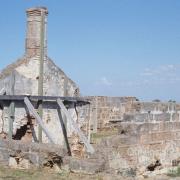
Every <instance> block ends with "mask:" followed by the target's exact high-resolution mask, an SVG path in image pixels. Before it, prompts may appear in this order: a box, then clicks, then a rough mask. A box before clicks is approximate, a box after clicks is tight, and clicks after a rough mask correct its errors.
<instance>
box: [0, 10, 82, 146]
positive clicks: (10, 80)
mask: <svg viewBox="0 0 180 180" xmlns="http://www.w3.org/2000/svg"><path fill="white" fill-rule="evenodd" d="M26 13H27V33H26V46H25V54H24V55H23V56H22V57H21V58H20V59H18V60H17V61H15V62H14V63H12V64H10V65H9V66H7V67H6V68H5V69H3V70H2V71H1V73H0V89H3V90H4V92H5V94H6V95H38V80H39V78H40V77H39V74H40V73H39V71H40V70H39V66H40V60H39V59H40V56H41V36H42V32H41V28H42V27H41V26H42V24H43V26H44V27H43V29H44V31H43V36H44V47H43V50H44V79H43V95H44V96H72V97H74V96H79V88H78V87H77V85H76V83H75V82H73V81H72V80H71V79H70V78H69V77H67V75H66V74H65V73H64V72H63V71H62V70H61V69H60V68H59V67H58V66H56V65H55V64H54V62H53V61H52V60H51V59H50V58H49V57H48V54H47V37H46V28H47V15H48V11H47V9H46V8H43V7H42V8H41V7H40V8H30V9H28V10H27V11H26ZM42 13H43V14H44V16H41V14H42ZM42 17H43V18H42ZM42 21H43V22H44V23H42ZM1 114H2V115H1V117H0V128H1V131H2V132H1V133H5V134H8V129H9V127H8V108H6V107H4V111H3V113H1ZM42 119H43V121H44V123H45V124H46V126H47V128H48V129H51V133H52V136H53V138H54V140H55V142H56V143H57V144H62V142H63V138H62V136H61V134H62V133H61V132H62V130H61V127H60V124H59V122H58V120H57V119H58V114H57V110H56V109H44V110H43V118H42ZM27 123H28V119H27V114H26V111H25V109H24V108H19V107H15V118H14V122H13V136H14V138H15V139H21V138H22V137H21V136H24V135H25V133H26V132H23V133H22V134H21V133H20V134H19V135H17V133H18V132H19V131H25V130H27V129H26V128H27V127H26V126H27ZM34 126H35V131H36V132H37V131H38V129H37V124H36V123H35V124H34ZM68 129H69V128H68ZM57 132H58V134H59V135H57ZM16 135H17V136H16ZM43 142H47V139H46V136H45V135H44V134H43Z"/></svg>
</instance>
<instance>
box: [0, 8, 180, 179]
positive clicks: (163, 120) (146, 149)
mask: <svg viewBox="0 0 180 180" xmlns="http://www.w3.org/2000/svg"><path fill="white" fill-rule="evenodd" d="M42 12H43V13H44V15H45V16H44V19H43V18H42V16H41V15H42ZM47 15H48V11H47V9H46V8H44V7H38V8H30V9H28V10H27V36H26V48H25V55H24V56H23V57H22V58H20V59H18V60H17V61H16V62H15V63H13V64H11V65H9V66H7V67H6V68H5V69H4V70H2V71H1V73H0V89H1V92H0V93H1V96H3V97H4V96H9V95H10V96H14V95H16V96H18V95H26V96H38V80H39V66H40V60H39V59H40V56H41V26H42V21H43V22H44V29H45V31H44V46H43V49H44V62H43V63H44V74H43V96H50V97H53V96H56V97H74V98H81V95H80V91H79V87H78V86H77V85H76V83H75V82H73V81H72V80H71V79H70V78H69V77H67V75H66V74H65V73H64V72H63V71H62V70H61V69H60V68H59V67H57V66H56V65H55V64H54V63H53V61H52V60H51V59H50V58H49V57H48V55H47V38H46V26H47ZM83 98H85V99H87V100H88V102H89V103H88V104H84V105H83V106H78V107H75V106H74V105H72V107H69V108H68V109H67V112H68V114H69V115H68V117H69V116H71V118H72V119H73V121H74V122H76V124H77V125H78V127H79V130H81V131H82V133H83V134H84V135H85V136H84V137H86V138H85V141H86V140H87V141H88V143H89V144H91V145H92V146H93V148H94V149H95V152H94V153H88V152H87V149H86V147H85V145H84V142H83V141H82V139H80V138H79V134H78V133H77V132H75V131H74V128H73V127H72V124H71V123H70V121H69V119H68V118H67V117H65V114H63V113H62V116H63V120H64V121H65V120H66V121H65V122H66V125H65V128H66V133H67V139H66V140H68V142H69V146H70V149H71V152H72V154H71V156H69V155H68V151H67V147H66V146H65V140H64V136H63V128H62V126H61V125H62V124H60V122H59V114H58V111H57V107H55V108H52V107H50V105H48V106H44V107H43V115H42V121H43V123H44V125H45V127H46V128H47V129H48V130H49V132H50V133H51V137H52V138H53V141H54V144H50V143H49V141H48V137H47V136H46V134H45V133H44V132H43V133H42V142H41V143H38V142H36V141H35V139H34V138H33V132H32V129H31V126H33V129H34V132H35V134H38V131H39V129H38V123H37V122H36V118H34V117H33V116H29V115H27V110H26V108H24V107H22V106H20V105H19V104H18V103H17V104H15V111H14V119H13V129H12V138H10V137H9V136H8V134H9V130H10V124H9V118H10V114H9V111H10V108H9V104H3V101H1V103H0V105H1V108H0V114H1V115H0V130H1V132H0V135H1V139H0V163H1V164H3V165H9V166H13V167H16V168H31V167H34V166H35V167H44V166H48V167H53V166H54V165H58V167H59V168H62V169H69V170H70V171H73V172H83V173H89V174H94V173H98V172H104V173H110V174H116V175H122V176H132V177H136V176H143V175H144V174H147V173H149V172H153V171H156V170H158V172H159V173H162V171H163V170H164V169H166V168H170V167H176V166H178V165H179V163H180V153H179V152H180V104H177V103H176V102H173V101H170V102H160V101H157V100H156V101H154V102H141V101H139V100H138V99H137V98H135V97H104V96H88V97H83ZM0 99H1V98H0ZM114 129H116V133H114V134H112V132H113V130H114ZM102 131H103V132H110V135H109V136H104V137H102V138H101V139H100V141H99V142H98V143H93V140H92V137H93V136H96V135H98V133H99V132H102Z"/></svg>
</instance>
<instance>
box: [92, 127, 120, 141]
mask: <svg viewBox="0 0 180 180" xmlns="http://www.w3.org/2000/svg"><path fill="white" fill-rule="evenodd" d="M117 134H118V129H117V128H109V129H103V130H100V131H98V132H97V133H92V134H91V143H93V144H97V143H98V142H99V141H100V140H101V139H102V138H104V137H108V136H113V135H117Z"/></svg>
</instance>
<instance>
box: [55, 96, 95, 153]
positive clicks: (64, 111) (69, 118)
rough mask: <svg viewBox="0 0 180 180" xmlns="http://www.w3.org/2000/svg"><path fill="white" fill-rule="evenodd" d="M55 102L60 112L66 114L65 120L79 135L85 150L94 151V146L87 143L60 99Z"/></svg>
mask: <svg viewBox="0 0 180 180" xmlns="http://www.w3.org/2000/svg"><path fill="white" fill-rule="evenodd" d="M57 103H58V105H59V108H60V109H61V110H62V112H63V113H64V114H65V115H66V117H67V120H68V121H69V122H70V123H71V125H72V127H73V128H74V130H75V131H76V133H77V134H78V135H79V138H80V140H81V141H82V142H83V143H84V145H85V147H86V150H87V152H89V153H94V148H93V146H92V145H91V144H89V142H88V140H87V138H86V137H85V135H84V134H83V133H82V131H81V130H80V128H79V127H78V125H77V124H76V123H75V122H74V120H73V119H72V117H71V116H70V114H69V112H68V110H67V109H66V107H65V106H64V104H63V103H62V101H61V99H59V98H58V99H57Z"/></svg>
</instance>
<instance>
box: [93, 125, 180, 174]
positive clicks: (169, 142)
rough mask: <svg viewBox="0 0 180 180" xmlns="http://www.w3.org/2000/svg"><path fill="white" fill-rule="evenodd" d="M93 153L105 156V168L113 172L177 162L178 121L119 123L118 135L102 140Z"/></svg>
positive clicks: (179, 132) (179, 146) (171, 164)
mask: <svg viewBox="0 0 180 180" xmlns="http://www.w3.org/2000/svg"><path fill="white" fill-rule="evenodd" d="M96 156H98V157H101V159H106V160H105V161H106V168H107V170H108V171H111V172H116V173H122V172H124V171H129V170H130V169H131V170H132V169H133V171H136V172H139V171H143V172H145V171H148V170H149V169H148V168H149V167H151V166H152V169H153V168H154V169H155V168H156V165H157V166H160V167H161V168H165V167H172V166H174V165H178V164H179V162H180V161H179V159H180V122H160V123H144V124H136V123H135V124H133V123H124V124H121V126H120V127H119V135H115V136H111V137H107V138H104V139H103V140H102V141H101V143H100V144H99V145H98V147H97V152H96ZM139 173H140V172H139Z"/></svg>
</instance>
